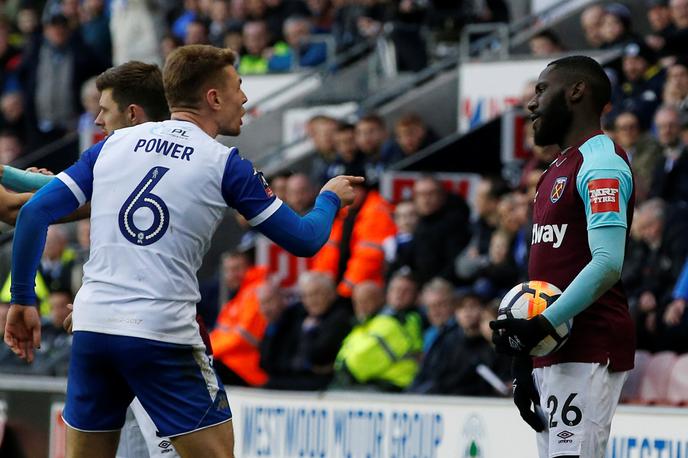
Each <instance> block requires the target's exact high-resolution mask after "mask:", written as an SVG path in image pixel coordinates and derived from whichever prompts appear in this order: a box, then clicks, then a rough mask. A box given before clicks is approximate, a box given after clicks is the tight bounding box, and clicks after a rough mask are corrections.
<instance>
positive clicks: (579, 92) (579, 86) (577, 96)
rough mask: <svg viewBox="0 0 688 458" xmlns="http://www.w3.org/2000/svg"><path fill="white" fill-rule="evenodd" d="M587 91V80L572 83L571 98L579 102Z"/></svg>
mask: <svg viewBox="0 0 688 458" xmlns="http://www.w3.org/2000/svg"><path fill="white" fill-rule="evenodd" d="M584 92H585V81H576V82H575V83H573V84H572V85H571V89H570V91H569V100H570V101H571V102H572V103H578V102H580V101H581V99H582V98H583V93H584Z"/></svg>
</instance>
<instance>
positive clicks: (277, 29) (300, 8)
mask: <svg viewBox="0 0 688 458" xmlns="http://www.w3.org/2000/svg"><path fill="white" fill-rule="evenodd" d="M264 3H265V6H267V10H265V12H264V14H263V15H262V16H261V17H263V18H264V19H265V22H267V24H268V30H269V32H270V35H271V36H272V37H273V38H274V39H275V41H279V40H284V38H285V36H284V35H282V33H283V31H284V24H285V22H286V20H287V19H288V18H292V17H309V13H308V8H307V7H306V4H305V2H303V1H300V0H299V1H293V0H264Z"/></svg>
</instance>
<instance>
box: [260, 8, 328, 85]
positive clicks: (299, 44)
mask: <svg viewBox="0 0 688 458" xmlns="http://www.w3.org/2000/svg"><path fill="white" fill-rule="evenodd" d="M310 28H311V23H310V21H309V20H308V19H306V18H305V17H298V16H297V17H290V18H289V19H287V20H286V21H284V40H285V41H280V42H278V43H277V44H276V45H275V47H274V48H273V53H272V56H271V57H270V60H269V61H268V69H269V70H270V71H271V72H287V71H293V70H298V69H299V68H302V67H304V68H307V67H316V66H318V65H320V64H322V63H323V62H325V60H326V59H327V44H326V43H325V42H324V41H315V37H314V36H313V35H312V34H311V31H310Z"/></svg>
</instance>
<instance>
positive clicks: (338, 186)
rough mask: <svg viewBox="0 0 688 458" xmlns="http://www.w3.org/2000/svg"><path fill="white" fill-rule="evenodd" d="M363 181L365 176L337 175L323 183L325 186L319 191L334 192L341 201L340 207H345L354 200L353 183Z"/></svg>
mask: <svg viewBox="0 0 688 458" xmlns="http://www.w3.org/2000/svg"><path fill="white" fill-rule="evenodd" d="M364 181H365V178H363V177H354V176H349V175H339V176H336V177H334V178H332V179H331V180H330V181H328V182H327V183H325V186H323V187H322V189H321V190H320V192H324V191H332V192H334V193H335V194H337V197H339V200H340V201H341V202H342V207H346V206H347V205H351V204H352V203H353V202H354V185H357V184H361V183H363V182H364Z"/></svg>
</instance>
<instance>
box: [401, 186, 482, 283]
mask: <svg viewBox="0 0 688 458" xmlns="http://www.w3.org/2000/svg"><path fill="white" fill-rule="evenodd" d="M413 202H414V204H415V206H416V211H417V212H418V216H419V220H418V225H417V226H416V230H415V231H414V233H413V243H412V244H411V250H409V252H408V254H407V257H400V258H399V259H398V261H397V263H395V265H393V266H392V269H394V270H396V268H398V267H399V266H404V265H405V266H408V267H410V268H411V270H412V272H413V275H414V277H415V278H416V280H417V281H418V283H419V284H421V285H423V284H425V283H426V282H428V281H429V280H430V279H431V278H433V277H437V276H439V277H442V278H445V279H450V280H451V279H453V278H454V260H455V259H456V256H457V255H458V254H459V253H460V252H461V250H462V249H463V248H464V247H465V246H466V244H467V243H468V241H469V240H470V236H471V235H470V229H469V227H470V226H469V215H470V211H469V209H468V205H466V202H465V201H464V200H463V199H462V198H461V197H459V196H457V195H454V194H447V193H446V191H445V190H444V188H443V187H442V184H441V183H440V182H439V181H438V180H437V179H436V178H434V177H432V176H430V175H428V176H424V177H422V178H420V179H418V181H416V183H415V184H414V186H413Z"/></svg>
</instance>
